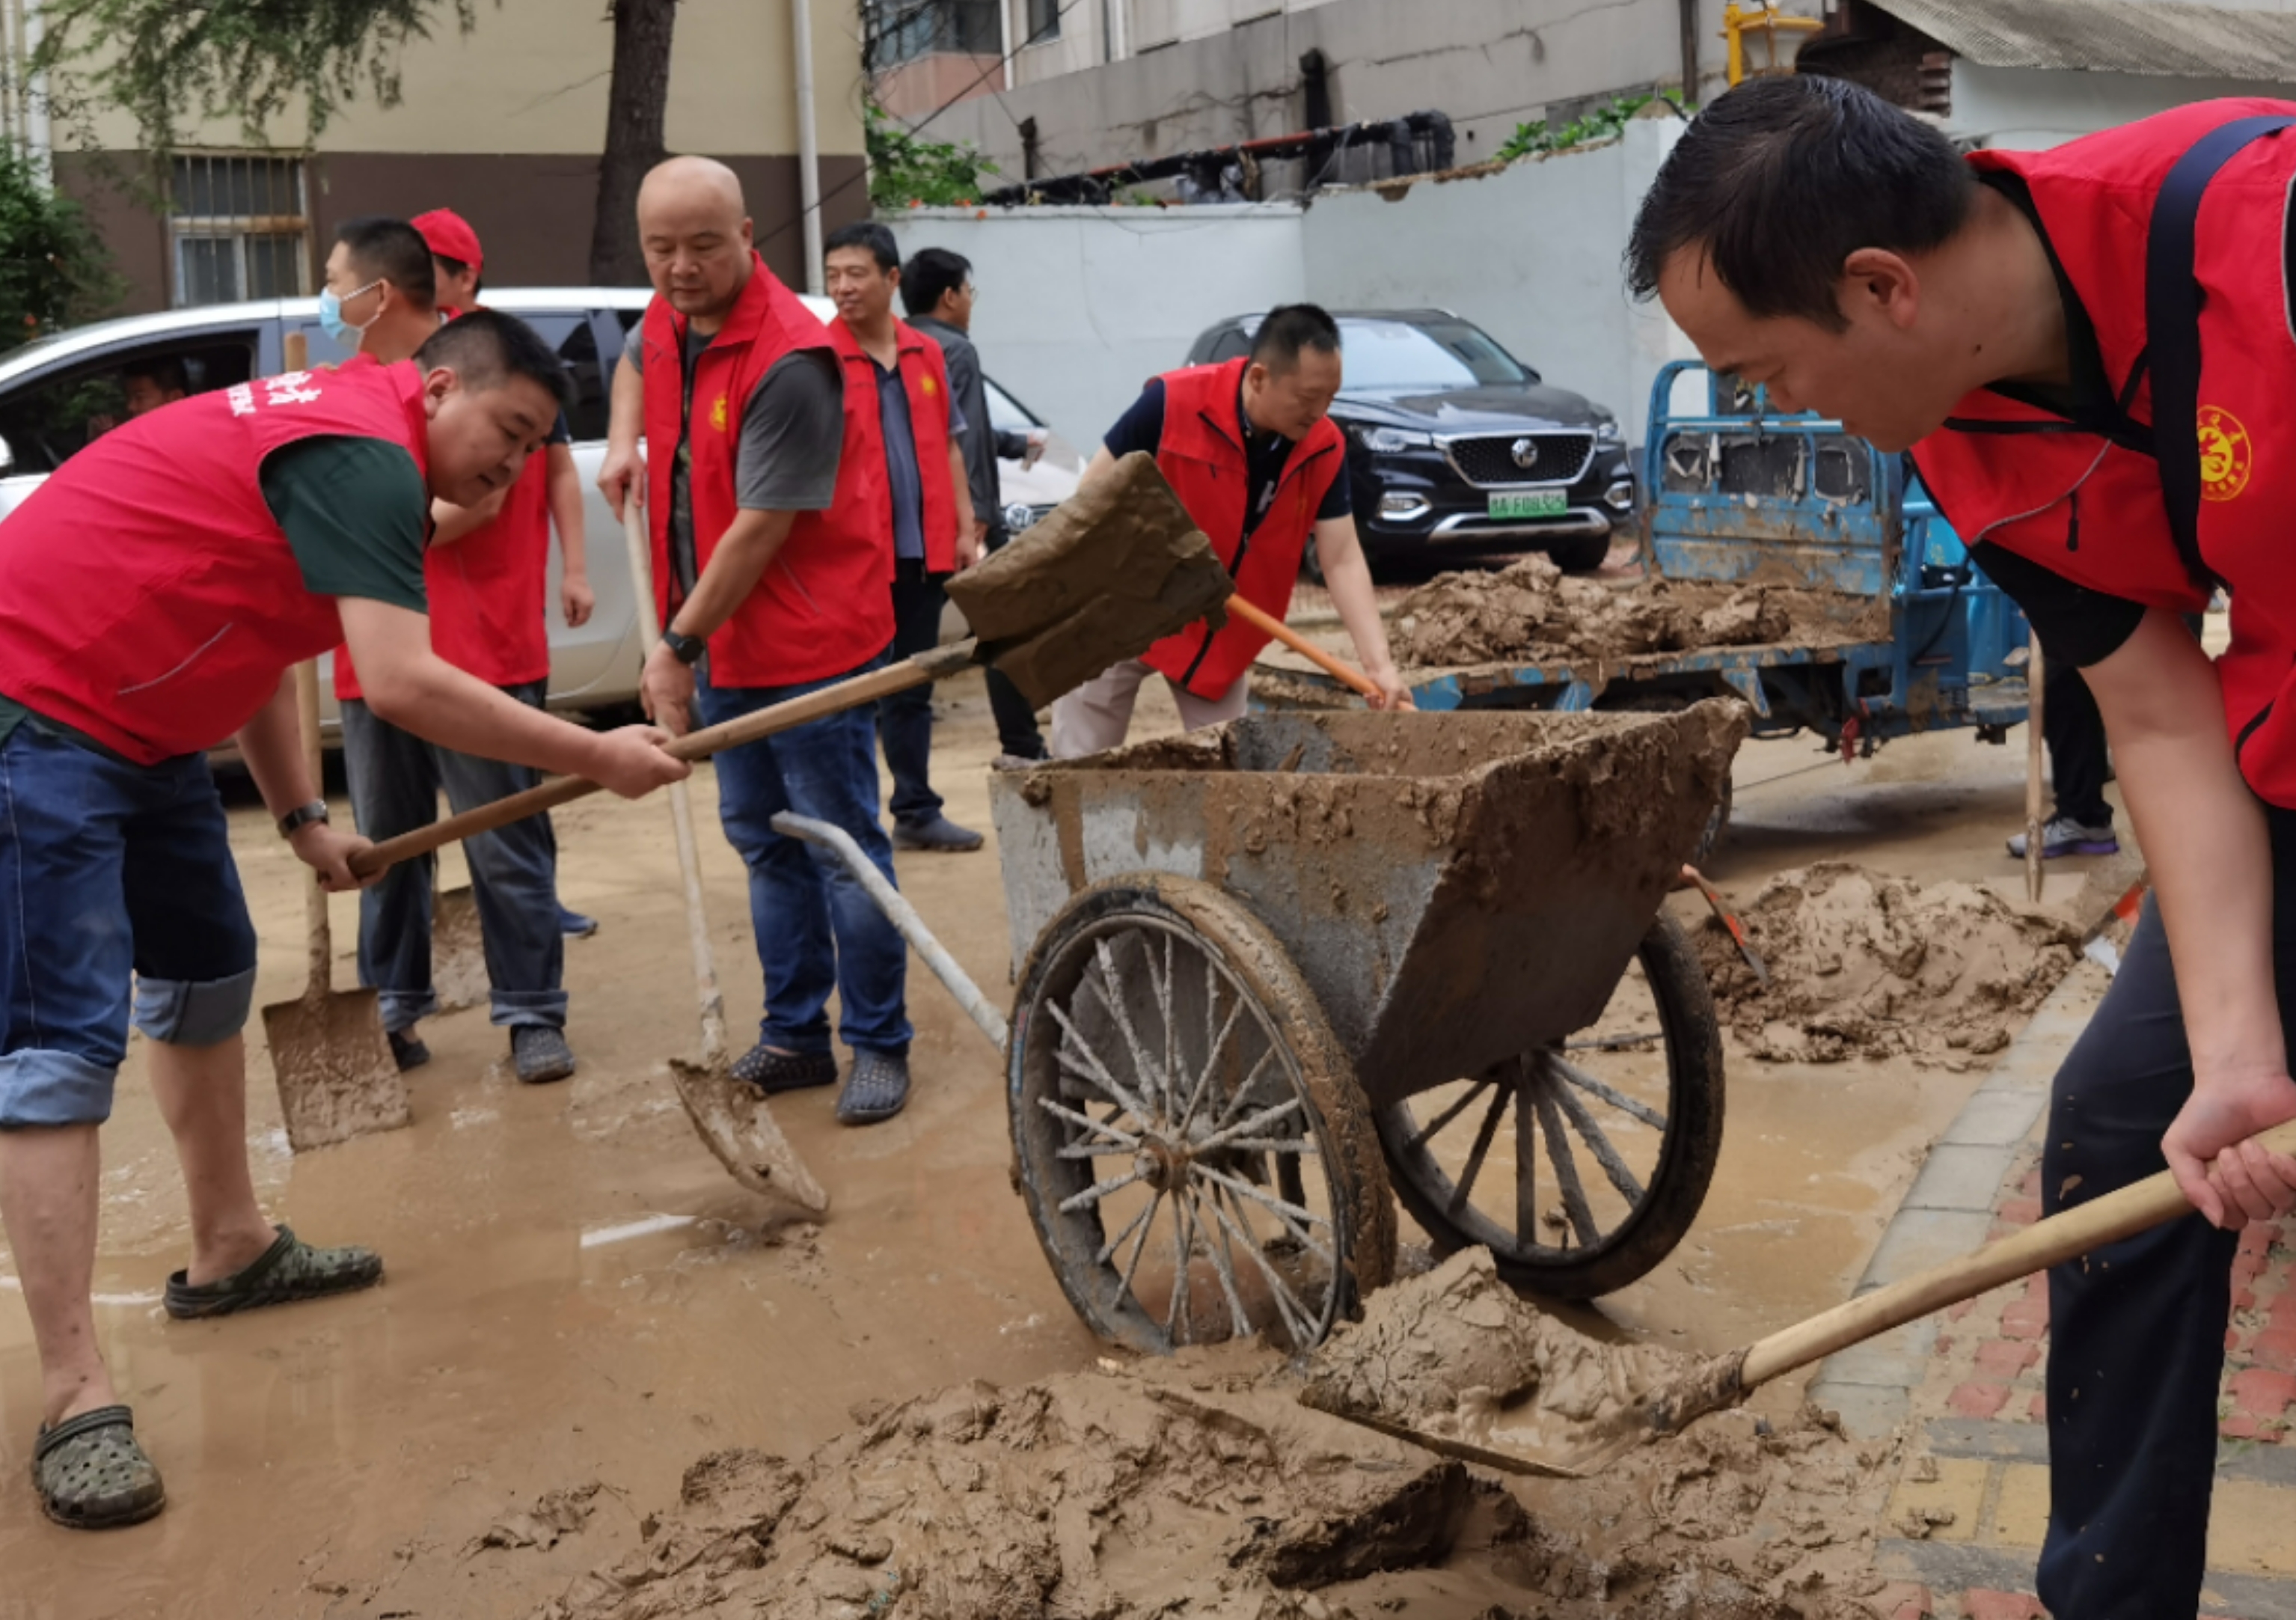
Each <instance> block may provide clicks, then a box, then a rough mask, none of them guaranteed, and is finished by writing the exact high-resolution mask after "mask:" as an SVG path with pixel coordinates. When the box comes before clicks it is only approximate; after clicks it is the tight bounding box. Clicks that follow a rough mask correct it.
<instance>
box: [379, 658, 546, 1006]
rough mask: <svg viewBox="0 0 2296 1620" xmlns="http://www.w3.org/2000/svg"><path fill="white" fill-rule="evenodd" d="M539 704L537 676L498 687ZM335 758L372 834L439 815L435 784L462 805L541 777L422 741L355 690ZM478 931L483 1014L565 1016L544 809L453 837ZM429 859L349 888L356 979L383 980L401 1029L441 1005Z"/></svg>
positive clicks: (434, 867)
mask: <svg viewBox="0 0 2296 1620" xmlns="http://www.w3.org/2000/svg"><path fill="white" fill-rule="evenodd" d="M503 690H504V691H505V692H506V693H508V694H509V695H511V696H512V697H514V698H516V699H518V700H519V701H520V702H521V703H530V704H532V705H533V706H535V707H536V708H537V709H538V708H540V707H541V706H542V701H543V695H544V683H542V682H541V681H538V680H537V681H532V682H529V684H527V685H525V686H520V687H504V688H503ZM343 766H344V769H345V770H346V772H347V773H348V776H349V777H350V786H351V810H352V813H353V814H354V815H356V816H357V818H358V829H359V831H360V832H362V833H364V834H365V835H366V836H368V837H369V838H372V839H373V840H374V841H375V842H376V843H381V841H382V840H384V839H386V838H396V837H398V835H400V834H402V833H411V832H414V831H415V830H416V829H417V828H420V827H426V826H430V824H431V823H432V822H434V821H436V820H437V819H438V818H439V788H440V787H441V786H444V787H445V788H446V790H447V803H449V804H451V805H452V806H454V809H455V814H457V815H460V814H461V813H462V812H463V811H464V810H476V809H477V808H478V807H479V806H480V805H482V804H490V803H492V802H494V801H495V800H496V799H504V798H507V797H509V796H510V795H511V794H515V793H521V792H523V791H524V790H525V789H527V788H529V787H532V786H533V785H535V784H536V783H537V782H538V781H540V780H541V779H542V777H541V773H540V772H539V771H537V770H535V769H532V768H531V767H529V766H525V765H509V764H505V763H504V762H503V761H500V760H482V759H480V757H479V756H478V755H476V754H471V753H456V752H455V751H454V750H452V749H450V748H441V747H439V746H438V745H437V744H433V743H426V742H424V741H423V740H422V738H421V737H419V736H415V735H414V733H413V732H411V731H403V730H401V729H400V728H398V727H397V726H394V725H392V724H390V722H389V721H388V720H380V719H378V718H377V717H376V715H375V713H374V711H373V710H372V709H370V708H368V707H367V706H366V705H365V703H360V702H358V701H357V700H356V699H354V700H351V701H349V702H347V703H344V704H343ZM463 859H465V860H466V861H468V862H469V863H470V868H471V891H472V892H473V893H474V894H475V895H476V897H477V900H478V902H479V931H480V934H481V936H482V937H483V938H484V940H485V942H486V952H487V983H488V984H489V985H490V986H491V987H492V989H493V992H494V993H493V997H492V1003H493V1012H492V1016H493V1021H494V1023H495V1024H496V1025H498V1026H506V1027H515V1026H516V1025H519V1024H546V1025H548V1026H549V1027H550V1028H552V1029H563V1028H565V1027H566V989H565V984H566V936H565V934H564V933H562V932H561V930H560V928H559V925H558V840H557V836H556V835H554V834H553V832H552V831H551V826H550V818H549V817H547V816H529V817H528V818H526V819H525V820H523V821H513V822H512V823H511V824H510V825H509V826H502V827H497V828H496V829H495V830H494V831H493V832H491V833H480V835H478V836H477V837H475V838H471V839H467V840H465V841H464V842H463ZM437 884H438V861H437V860H436V859H435V858H433V857H431V856H429V855H425V856H423V857H422V858H421V859H416V860H407V861H401V862H400V863H399V864H398V865H397V866H395V867H393V868H390V870H389V873H388V874H386V875H385V876H384V877H383V880H382V881H381V883H379V884H375V885H374V887H373V888H372V889H368V890H366V891H365V892H363V893H361V894H360V896H359V942H358V973H359V983H362V984H371V985H373V987H374V988H375V989H376V990H377V991H381V1000H382V1027H383V1028H385V1029H387V1030H403V1029H407V1028H409V1027H411V1026H412V1025H413V1024H414V1022H415V1021H416V1020H417V1019H419V1018H423V1017H427V1016H430V1014H432V1013H435V1012H437V1011H438V1010H439V998H438V997H437V996H436V995H435V994H434V993H432V991H431V986H430V897H431V892H432V891H433V890H434V889H435V888H436V887H437Z"/></svg>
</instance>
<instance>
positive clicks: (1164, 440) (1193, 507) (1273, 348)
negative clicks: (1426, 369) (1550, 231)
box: [1053, 304, 1413, 760]
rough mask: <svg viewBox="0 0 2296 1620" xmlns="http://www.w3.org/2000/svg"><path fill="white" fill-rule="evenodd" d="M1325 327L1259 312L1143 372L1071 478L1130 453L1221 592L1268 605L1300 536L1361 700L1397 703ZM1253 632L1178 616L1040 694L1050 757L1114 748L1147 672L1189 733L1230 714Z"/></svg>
mask: <svg viewBox="0 0 2296 1620" xmlns="http://www.w3.org/2000/svg"><path fill="white" fill-rule="evenodd" d="M1340 378H1341V355H1340V328H1339V324H1338V323H1337V322H1336V321H1334V320H1333V319H1332V317H1330V316H1329V315H1327V314H1325V313H1324V311H1323V310H1322V309H1320V308H1316V306H1315V305H1313V304H1288V305H1285V306H1283V308H1277V309H1272V310H1270V311H1269V312H1268V314H1267V318H1266V319H1264V320H1262V321H1261V322H1260V324H1259V333H1258V334H1257V335H1256V336H1255V337H1254V338H1253V340H1252V345H1251V353H1250V354H1249V355H1247V356H1244V357H1242V358H1238V359H1234V360H1229V361H1227V362H1226V363H1224V364H1222V365H1218V366H1189V367H1187V368H1186V369H1185V370H1182V371H1176V372H1172V373H1169V374H1166V375H1164V376H1161V377H1158V378H1156V379H1155V380H1154V381H1153V382H1150V383H1149V384H1148V386H1147V388H1146V389H1145V390H1144V391H1143V392H1142V394H1141V396H1140V399H1139V400H1138V402H1137V403H1136V404H1135V405H1134V406H1133V407H1132V408H1131V409H1130V410H1128V411H1127V412H1125V413H1124V415H1123V417H1122V418H1121V419H1120V420H1119V422H1118V423H1117V424H1116V425H1115V426H1114V427H1113V428H1111V429H1110V430H1109V433H1108V438H1107V440H1105V441H1104V442H1103V444H1102V446H1101V449H1100V453H1099V454H1098V455H1097V456H1094V457H1093V460H1092V465H1090V466H1088V467H1087V468H1086V469H1085V481H1086V482H1087V483H1089V482H1090V481H1092V480H1094V479H1095V478H1098V477H1100V476H1101V475H1103V473H1106V472H1107V471H1108V470H1109V469H1110V468H1111V467H1113V466H1114V465H1116V458H1117V457H1118V456H1123V455H1128V454H1129V453H1130V452H1132V451H1134V450H1145V451H1147V452H1149V453H1151V454H1152V455H1153V456H1155V457H1156V465H1157V466H1158V467H1159V468H1160V469H1161V470H1162V472H1163V473H1164V476H1165V478H1166V480H1167V481H1169V482H1170V484H1171V486H1172V489H1173V492H1174V493H1175V494H1177V496H1178V497H1179V498H1180V504H1181V505H1182V506H1185V507H1186V508H1187V509H1188V515H1189V516H1191V517H1193V518H1194V519H1195V520H1196V522H1197V524H1198V526H1199V527H1201V529H1202V530H1203V531H1204V533H1205V535H1206V536H1207V537H1209V538H1210V540H1211V543H1212V549H1213V550H1214V551H1216V552H1217V553H1218V555H1219V558H1220V561H1221V562H1222V563H1226V565H1227V571H1228V572H1229V573H1231V574H1232V575H1234V578H1235V588H1236V591H1237V594H1238V595H1240V596H1242V597H1244V598H1245V600H1247V601H1249V602H1251V603H1252V604H1254V605H1255V606H1258V607H1260V608H1263V609H1265V610H1266V611H1267V612H1268V613H1272V614H1274V615H1275V617H1276V618H1278V619H1281V618H1283V615H1284V613H1285V612H1286V610H1288V609H1289V608H1290V607H1291V605H1292V588H1293V586H1295V585H1296V584H1298V582H1299V579H1300V563H1301V561H1302V560H1303V559H1304V558H1305V557H1306V555H1307V551H1308V546H1309V545H1310V544H1311V543H1312V544H1313V545H1314V546H1315V547H1316V556H1317V558H1318V559H1319V560H1320V561H1321V562H1322V563H1323V565H1324V588H1326V589H1327V590H1329V591H1330V592H1331V595H1332V604H1333V606H1334V607H1336V608H1338V609H1339V612H1340V620H1341V622H1342V623H1343V624H1345V625H1346V626H1347V628H1348V633H1349V636H1351V637H1353V638H1354V640H1355V644H1356V655H1357V658H1358V659H1359V660H1360V661H1361V662H1362V664H1363V668H1364V672H1365V674H1367V675H1369V676H1370V677H1371V678H1372V679H1373V680H1374V681H1375V682H1377V683H1378V686H1379V688H1380V696H1379V697H1378V698H1377V699H1376V700H1374V703H1373V707H1374V708H1379V709H1408V708H1411V707H1413V703H1412V701H1411V693H1410V690H1409V688H1408V687H1406V686H1405V685H1404V684H1403V677H1402V676H1401V674H1400V673H1398V671H1397V670H1396V667H1395V660H1394V659H1393V658H1392V657H1390V655H1389V653H1388V650H1387V632H1386V629H1384V627H1382V624H1381V623H1380V618H1379V601H1378V598H1377V597H1376V596H1374V593H1373V590H1372V582H1371V569H1370V567H1369V566H1368V565H1367V564H1366V563H1365V562H1364V555H1363V547H1362V544H1361V543H1360V542H1359V541H1358V540H1357V538H1356V523H1355V516H1354V511H1353V508H1352V506H1351V505H1350V502H1349V491H1348V465H1347V461H1348V456H1347V441H1346V440H1345V439H1344V438H1343V437H1342V436H1341V432H1340V430H1339V427H1338V426H1337V424H1334V423H1333V421H1332V418H1331V409H1332V401H1333V399H1335V398H1336V397H1337V396H1338V394H1339V391H1340ZM1268 640H1269V637H1267V635H1265V634H1264V633H1262V632H1261V631H1259V630H1255V629H1252V628H1251V626H1250V625H1248V624H1245V623H1243V622H1242V621H1240V620H1235V619H1231V620H1230V621H1228V622H1227V624H1226V626H1225V627H1223V628H1221V629H1213V628H1212V627H1211V626H1210V624H1209V623H1205V624H1198V625H1193V626H1191V627H1189V628H1188V629H1185V630H1182V631H1180V632H1179V633H1178V634H1177V635H1173V636H1168V637H1165V638H1164V639H1163V640H1161V641H1160V642H1158V643H1157V644H1156V645H1155V646H1152V647H1151V648H1149V650H1148V653H1147V654H1146V656H1144V657H1142V658H1136V659H1131V660H1129V661H1128V662H1124V663H1120V664H1118V665H1116V666H1115V667H1114V668H1112V669H1111V670H1109V671H1108V672H1107V673H1106V674H1104V675H1102V676H1099V677H1097V678H1095V679H1093V680H1091V681H1088V682H1087V683H1086V684H1085V685H1084V686H1082V687H1078V688H1077V690H1075V691H1074V692H1071V693H1070V694H1069V695H1067V696H1066V697H1063V698H1062V699H1060V700H1059V701H1058V702H1056V703H1054V705H1053V755H1054V758H1055V759H1062V760H1072V759H1076V758H1078V757H1080V756H1081V755H1084V754H1088V753H1097V752H1100V751H1101V750H1103V749H1104V748H1114V747H1116V746H1117V745H1118V744H1121V743H1122V742H1123V741H1124V738H1125V734H1126V732H1127V731H1128V730H1129V729H1130V728H1131V724H1132V705H1133V703H1134V700H1135V699H1136V697H1137V696H1138V695H1139V691H1140V687H1141V685H1142V683H1144V681H1146V680H1147V679H1148V678H1149V677H1151V676H1152V675H1161V676H1162V677H1163V678H1164V680H1165V683H1166V685H1167V686H1169V687H1170V688H1171V693H1172V700H1173V702H1174V703H1176V704H1177V706H1178V708H1179V711H1180V723H1181V724H1182V725H1183V726H1185V727H1186V728H1188V729H1189V730H1191V731H1193V730H1195V729H1197V728H1199V727H1203V726H1216V725H1218V724H1219V723H1220V722H1222V721H1224V720H1234V719H1236V718H1237V717H1238V716H1240V715H1242V713H1243V711H1244V708H1245V705H1246V703H1248V702H1249V700H1250V696H1251V663H1252V660H1253V659H1255V658H1257V657H1259V654H1260V651H1261V649H1262V648H1264V647H1266V646H1267V643H1268Z"/></svg>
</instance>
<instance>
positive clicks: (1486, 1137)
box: [1451, 1065, 1522, 1215]
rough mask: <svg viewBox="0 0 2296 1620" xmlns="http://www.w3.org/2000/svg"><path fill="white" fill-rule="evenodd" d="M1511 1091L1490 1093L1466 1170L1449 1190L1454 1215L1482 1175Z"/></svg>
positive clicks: (1504, 1115) (1469, 1152)
mask: <svg viewBox="0 0 2296 1620" xmlns="http://www.w3.org/2000/svg"><path fill="white" fill-rule="evenodd" d="M1518 1073H1520V1065H1518ZM1521 1083H1522V1081H1521V1080H1520V1079H1517V1081H1515V1084H1516V1085H1521ZM1511 1090H1512V1088H1510V1087H1507V1086H1505V1085H1501V1086H1499V1088H1498V1090H1497V1091H1495V1092H1494V1093H1492V1096H1491V1106H1490V1107H1489V1109H1488V1111H1486V1112H1485V1114H1483V1122H1482V1124H1481V1126H1480V1127H1479V1128H1478V1129H1477V1131H1475V1145H1474V1147H1472V1148H1471V1149H1470V1150H1469V1151H1468V1154H1467V1165H1466V1168H1465V1169H1464V1170H1463V1171H1461V1172H1459V1183H1458V1185H1457V1186H1456V1187H1454V1188H1452V1189H1451V1213H1453V1214H1454V1215H1456V1214H1457V1213H1459V1212H1460V1211H1461V1210H1463V1209H1464V1208H1466V1207H1467V1195H1468V1194H1469V1193H1471V1192H1472V1191H1474V1190H1475V1178H1476V1177H1477V1176H1479V1175H1480V1174H1482V1173H1483V1155H1485V1154H1488V1152H1490V1150H1491V1139H1492V1138H1493V1137H1494V1136H1497V1134H1498V1129H1499V1121H1501V1120H1502V1119H1505V1117H1506V1106H1507V1102H1508V1099H1509V1097H1510V1094H1511Z"/></svg>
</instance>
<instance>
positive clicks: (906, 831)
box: [893, 816, 981, 855]
mask: <svg viewBox="0 0 2296 1620" xmlns="http://www.w3.org/2000/svg"><path fill="white" fill-rule="evenodd" d="M980 843H981V838H980V834H978V833H976V832H974V831H973V830H972V828H971V827H969V826H957V824H956V823H955V822H954V821H951V820H950V819H949V818H947V816H935V817H934V818H932V819H931V820H930V821H896V822H895V823H893V847H894V848H895V849H897V850H933V851H939V852H940V853H942V854H945V855H965V854H970V853H971V852H972V851H974V850H977V849H979V848H980Z"/></svg>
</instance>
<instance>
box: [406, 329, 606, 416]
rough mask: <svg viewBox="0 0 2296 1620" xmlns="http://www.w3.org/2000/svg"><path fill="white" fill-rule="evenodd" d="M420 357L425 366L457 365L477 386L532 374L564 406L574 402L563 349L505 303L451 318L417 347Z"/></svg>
mask: <svg viewBox="0 0 2296 1620" xmlns="http://www.w3.org/2000/svg"><path fill="white" fill-rule="evenodd" d="M414 363H415V364H416V365H418V366H421V367H422V369H423V370H425V371H430V369H432V368H433V367H435V366H449V367H452V368H453V370H454V371H455V374H456V375H458V376H460V377H461V378H462V379H463V386H464V387H465V388H469V389H471V390H474V391H481V390H486V389H491V388H500V387H501V386H502V385H503V384H504V383H505V382H509V381H510V380H511V379H512V377H530V378H532V379H533V380H534V381H535V382H539V383H541V384H542V386H543V387H545V388H546V389H548V390H549V391H550V397H551V399H553V400H555V401H556V402H557V404H558V408H559V409H560V410H562V411H563V410H569V409H571V408H572V407H573V404H574V381H573V379H572V378H571V377H570V376H568V375H567V374H566V367H565V365H564V364H563V363H562V361H561V360H560V359H559V358H558V351H557V350H556V349H553V348H552V347H551V346H550V345H549V344H548V343H546V342H545V341H543V338H542V334H541V333H538V332H537V331H536V330H535V329H534V328H533V327H531V326H529V325H527V324H526V323H525V322H524V321H522V320H521V319H519V318H518V317H516V316H514V315H504V313H503V312H502V311H501V310H499V309H473V310H471V312H470V313H469V314H467V315H463V316H458V317H455V319H454V320H451V321H449V322H447V325H444V326H441V327H439V330H438V331H437V332H435V333H431V334H430V341H429V342H427V343H425V344H423V345H422V348H420V349H416V350H415V351H414Z"/></svg>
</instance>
